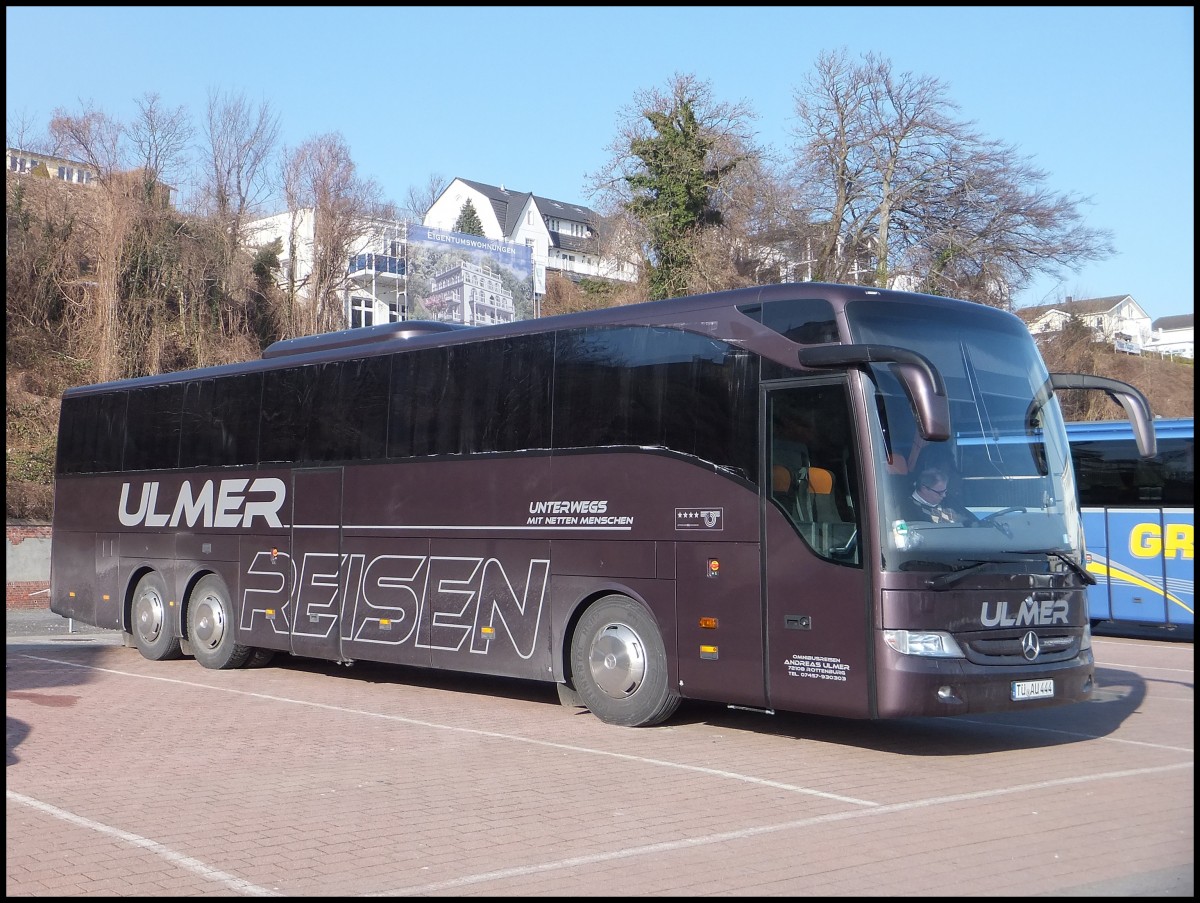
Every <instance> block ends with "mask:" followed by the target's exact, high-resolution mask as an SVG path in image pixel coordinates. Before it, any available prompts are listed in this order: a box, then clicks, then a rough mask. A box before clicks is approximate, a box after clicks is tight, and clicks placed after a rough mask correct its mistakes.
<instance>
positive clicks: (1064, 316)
mask: <svg viewBox="0 0 1200 903" xmlns="http://www.w3.org/2000/svg"><path fill="white" fill-rule="evenodd" d="M1015 313H1016V314H1017V315H1018V316H1019V317H1020V318H1021V319H1022V320H1024V321H1025V324H1026V325H1027V326H1028V327H1029V331H1030V332H1031V333H1033V334H1034V335H1038V334H1039V333H1046V332H1060V331H1061V330H1062V328H1063V327H1064V326H1065V325H1066V323H1067V321H1069V320H1070V319H1071V317H1077V318H1078V319H1079V320H1081V321H1082V322H1083V323H1084V325H1085V326H1087V327H1088V328H1089V329H1091V330H1092V333H1093V334H1094V335H1095V337H1096V341H1101V342H1111V343H1112V345H1113V347H1114V348H1116V349H1117V350H1118V351H1127V352H1129V353H1131V354H1141V353H1142V349H1143V348H1145V347H1146V346H1147V345H1148V344H1149V343H1150V340H1151V329H1150V317H1149V315H1148V314H1147V313H1146V311H1144V310H1143V309H1142V306H1141V305H1140V304H1138V303H1137V301H1135V300H1134V299H1133V296H1132V295H1113V296H1111V297H1109V298H1090V299H1087V300H1081V301H1076V300H1074V299H1073V298H1067V299H1066V300H1065V301H1060V302H1058V303H1057V304H1044V305H1041V306H1038V307H1023V308H1020V309H1019V310H1017V311H1015Z"/></svg>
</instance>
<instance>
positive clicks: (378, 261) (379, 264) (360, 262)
mask: <svg viewBox="0 0 1200 903" xmlns="http://www.w3.org/2000/svg"><path fill="white" fill-rule="evenodd" d="M346 273H347V275H349V276H358V275H360V274H362V275H383V274H387V275H391V276H403V275H404V258H403V257H393V256H391V255H390V254H358V255H356V256H354V257H351V258H350V265H349V266H348V267H347V268H346Z"/></svg>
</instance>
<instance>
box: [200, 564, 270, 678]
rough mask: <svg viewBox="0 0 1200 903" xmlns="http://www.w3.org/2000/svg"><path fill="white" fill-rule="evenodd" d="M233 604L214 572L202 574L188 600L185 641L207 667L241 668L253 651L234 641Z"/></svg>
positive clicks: (221, 668)
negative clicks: (203, 575) (187, 641)
mask: <svg viewBox="0 0 1200 903" xmlns="http://www.w3.org/2000/svg"><path fill="white" fill-rule="evenodd" d="M236 634H237V624H236V623H235V621H234V616H233V603H232V602H231V601H230V598H229V590H228V589H226V588H225V582H224V581H223V580H222V579H221V578H220V577H218V576H216V575H215V574H209V575H208V576H207V577H201V578H200V581H199V582H198V583H197V584H196V588H195V589H193V590H192V598H191V601H190V602H189V603H188V640H189V641H190V643H191V646H192V655H194V656H195V657H196V661H198V662H199V663H200V664H202V665H203V666H204V667H206V668H213V669H215V670H223V669H225V668H241V667H242V666H243V665H245V664H246V662H247V660H248V659H249V658H250V655H251V653H252V652H253V651H254V647H253V646H243V645H241V644H240V643H238V642H237V637H236Z"/></svg>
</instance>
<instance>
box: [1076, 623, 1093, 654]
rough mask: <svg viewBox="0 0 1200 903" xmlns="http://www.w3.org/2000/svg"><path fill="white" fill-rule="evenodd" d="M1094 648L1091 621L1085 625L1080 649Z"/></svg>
mask: <svg viewBox="0 0 1200 903" xmlns="http://www.w3.org/2000/svg"><path fill="white" fill-rule="evenodd" d="M1091 648H1092V625H1091V624H1090V623H1088V624H1084V625H1083V638H1082V639H1080V641H1079V650H1080V651H1081V652H1082V651H1083V650H1084V649H1091Z"/></svg>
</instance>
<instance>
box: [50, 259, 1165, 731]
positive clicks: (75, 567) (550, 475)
mask: <svg viewBox="0 0 1200 903" xmlns="http://www.w3.org/2000/svg"><path fill="white" fill-rule="evenodd" d="M1057 388H1095V389H1100V390H1103V391H1106V392H1107V393H1108V394H1109V395H1110V396H1111V397H1113V398H1114V399H1116V400H1118V401H1120V402H1121V403H1122V405H1123V406H1124V407H1125V410H1126V412H1127V414H1128V416H1129V417H1130V419H1131V420H1133V421H1134V426H1135V432H1136V434H1137V435H1138V437H1139V439H1140V441H1141V443H1142V452H1143V454H1153V453H1154V432H1153V427H1152V425H1151V423H1150V413H1149V409H1148V406H1147V405H1146V402H1145V398H1144V397H1143V396H1142V395H1141V394H1140V393H1139V392H1137V390H1136V389H1133V388H1132V387H1131V386H1128V385H1126V384H1124V383H1118V382H1115V381H1113V380H1107V379H1103V378H1100V377H1093V376H1078V375H1069V374H1048V373H1047V372H1046V368H1045V365H1044V363H1043V361H1042V360H1041V358H1040V356H1039V354H1038V350H1037V347H1036V345H1035V344H1034V342H1033V339H1032V338H1031V337H1030V335H1029V332H1028V331H1027V330H1026V328H1025V326H1024V325H1023V324H1022V322H1021V320H1020V319H1019V318H1017V317H1016V316H1014V315H1012V314H1010V313H1007V312H1003V311H1000V310H997V309H994V308H990V307H986V306H983V305H979V304H972V303H967V302H964V301H957V300H952V299H948V298H941V297H933V296H927V295H918V294H908V293H901V292H890V291H881V290H876V289H868V288H862V287H851V286H840V285H824V284H814V283H803V284H793V285H771V286H765V287H759V288H748V289H738V290H734V291H727V292H719V293H714V294H708V295H700V296H696V297H688V298H677V299H672V300H667V301H657V302H650V303H647V304H637V305H631V306H626V307H618V308H612V309H607V310H601V311H591V312H586V313H579V314H567V315H563V316H557V317H547V318H544V319H539V320H533V321H526V322H517V323H509V324H503V325H497V326H480V327H454V326H451V325H449V324H444V323H435V322H425V321H410V322H401V323H392V324H384V325H379V326H373V327H366V328H362V329H352V330H346V331H343V332H337V333H330V334H326V335H316V336H307V337H304V338H299V339H291V340H288V341H283V342H278V343H276V344H274V345H272V346H271V347H269V348H268V349H267V350H266V351H265V352H264V353H263V357H262V360H259V361H253V362H250V363H245V364H236V365H229V366H222V367H213V368H206V369H199V370H192V371H186V372H181V373H172V374H167V375H162V376H152V377H143V378H138V379H130V380H124V381H121V382H114V383H109V384H105V385H94V386H84V387H78V388H72V389H69V390H68V391H67V392H66V393H64V395H63V399H62V415H61V423H60V431H59V443H58V459H57V467H56V475H57V476H56V482H55V506H54V527H53V539H52V544H51V548H52V564H51V603H50V607H51V609H52V610H53V611H55V612H57V613H58V614H60V615H64V616H66V617H70V618H75V619H77V620H80V621H83V622H86V623H89V624H95V625H97V626H101V627H110V628H119V629H120V630H122V631H124V632H125V633H126V635H127V637H126V641H127V643H128V644H130V645H134V646H136V647H137V649H138V650H140V652H141V653H142V655H144V656H145V657H147V658H149V659H153V660H161V659H169V658H176V657H179V656H181V655H188V656H192V657H194V658H195V659H196V660H197V661H198V662H200V664H201V665H203V666H205V667H208V668H238V667H243V666H247V665H261V664H265V663H266V662H267V661H269V660H270V658H271V657H272V656H273V655H274V654H275V653H277V652H287V653H291V654H293V655H297V656H308V657H315V658H324V659H329V660H333V661H339V662H345V663H350V662H353V661H356V660H363V661H374V662H394V663H397V664H402V665H418V666H422V667H430V668H445V669H452V670H456V671H467V672H474V673H477V674H491V675H504V676H506V677H516V678H527V679H531V680H543V681H551V682H554V683H556V684H557V685H558V688H559V694H560V698H561V699H562V700H563V702H564V704H567V705H576V706H586V707H587V708H588V709H589V710H590V711H591V712H592V713H593V714H595V715H596V716H597V717H599V718H600V719H602V720H603V721H605V722H609V723H612V724H619V725H631V726H633V725H650V724H655V723H658V722H661V721H663V720H664V719H666V718H668V717H669V716H670V715H671V714H672V713H673V712H674V711H675V709H676V707H677V706H678V705H679V703H680V701H681V700H683V699H697V700H709V701H716V702H719V703H725V704H728V705H730V706H736V707H742V708H749V709H758V710H764V711H775V710H781V711H782V710H786V711H792V712H810V713H818V714H824V715H836V716H843V717H849V718H895V717H902V716H912V715H960V714H966V713H977V712H995V711H1007V710H1013V709H1021V708H1032V707H1038V706H1047V705H1058V704H1062V703H1069V702H1075V701H1079V700H1084V699H1087V698H1088V696H1089V694H1090V692H1091V690H1092V680H1093V660H1092V651H1091V635H1090V632H1089V627H1088V610H1087V596H1086V586H1087V584H1088V583H1089V582H1091V580H1092V578H1091V576H1090V575H1089V574H1088V573H1087V571H1086V569H1085V568H1084V565H1083V563H1082V562H1083V555H1084V549H1083V529H1082V526H1081V520H1080V512H1079V504H1078V501H1077V496H1076V491H1075V484H1074V479H1073V473H1072V468H1071V457H1070V449H1069V447H1068V443H1067V435H1066V430H1065V428H1064V425H1063V421H1062V417H1061V414H1060V411H1059V406H1058V402H1057V401H1056V400H1055V397H1054V394H1053V390H1054V389H1057ZM960 449H962V450H966V449H969V450H970V453H969V454H967V455H964V454H961V453H960ZM934 453H936V454H938V455H940V456H941V458H942V461H943V466H944V467H946V468H947V470H948V473H947V476H946V479H947V481H948V482H947V484H946V485H944V486H941V487H939V488H942V489H944V490H945V492H943V493H942V494H943V496H945V497H948V498H954V499H956V504H957V505H959V506H961V509H965V510H966V511H968V512H970V514H969V516H964V520H965V521H966V522H964V520H960V521H958V522H936V521H932V520H923V519H921V518H920V517H918V516H915V515H914V514H913V512H912V511H911V510H910V509H909V508H908V507H906V506H908V505H909V504H910V503H911V501H912V499H913V493H914V490H915V489H918V488H923V487H921V486H918V485H917V483H915V482H914V480H919V474H920V472H922V471H923V469H924V464H922V463H921V460H922V458H923V456H924V455H925V454H934Z"/></svg>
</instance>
